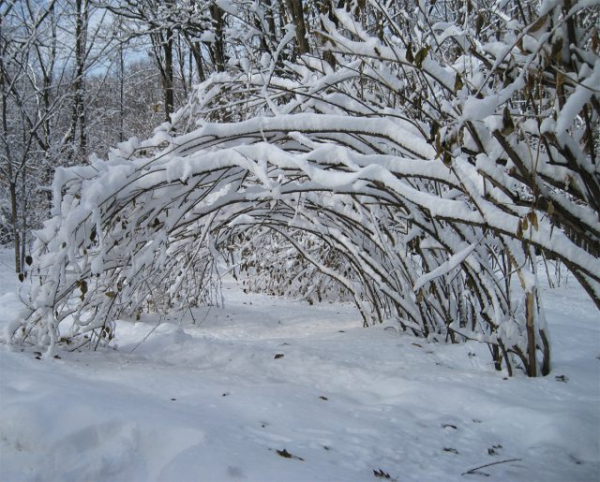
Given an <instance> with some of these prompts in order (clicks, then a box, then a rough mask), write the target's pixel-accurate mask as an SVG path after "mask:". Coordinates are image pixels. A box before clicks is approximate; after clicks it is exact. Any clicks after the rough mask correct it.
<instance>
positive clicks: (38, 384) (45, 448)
mask: <svg viewBox="0 0 600 482" xmlns="http://www.w3.org/2000/svg"><path fill="white" fill-rule="evenodd" d="M11 254H12V253H11V252H10V251H9V250H0V331H3V330H4V328H5V326H6V325H7V324H8V323H10V321H11V319H12V318H13V317H14V316H16V314H17V313H18V311H19V310H20V309H21V304H20V301H19V297H18V294H17V290H18V288H19V283H18V281H16V280H15V279H14V275H13V274H12V272H11V270H10V263H11V259H12V258H11ZM545 286H546V287H545V288H544V296H543V301H544V305H545V307H546V309H547V319H548V324H549V328H550V333H551V336H552V339H553V346H554V363H553V371H552V373H551V375H550V376H548V377H545V378H538V379H527V378H525V377H524V376H523V375H517V376H516V377H514V378H506V376H505V375H504V374H502V373H497V372H495V371H494V370H493V368H492V367H491V366H490V365H489V364H488V360H489V357H488V356H486V354H485V350H486V348H485V346H484V345H482V344H475V343H468V344H464V345H443V344H432V343H428V342H426V341H425V340H422V339H417V338H414V337H411V336H408V335H406V334H403V333H401V332H398V330H397V328H396V326H395V325H392V324H384V325H378V326H376V327H372V328H369V329H364V328H362V327H361V325H362V321H361V319H360V316H359V315H358V313H357V312H356V310H355V309H354V308H353V306H352V305H349V304H337V303H326V304H320V305H315V306H309V305H307V304H304V303H300V302H295V301H292V300H285V299H278V298H272V297H268V296H265V295H256V294H244V293H243V292H242V291H241V290H240V288H239V287H238V286H237V285H236V283H235V282H234V281H233V280H231V279H226V280H225V281H224V287H223V288H224V292H225V299H226V305H225V307H224V308H217V307H203V308H198V309H196V310H194V311H193V313H190V312H185V313H183V314H181V313H179V314H177V313H174V314H172V315H170V316H167V317H165V318H164V319H160V318H158V317H157V316H150V315H146V316H144V317H143V318H142V320H141V321H139V322H133V321H126V320H117V321H116V324H117V341H118V349H116V350H108V349H103V350H99V351H96V352H93V351H81V352H77V351H76V352H69V351H66V350H61V349H60V348H58V349H57V350H56V352H55V353H56V354H57V355H58V357H57V358H51V359H49V360H44V359H38V358H39V356H38V355H37V354H36V353H34V352H32V351H31V350H29V349H24V350H23V351H21V350H20V349H11V348H10V347H8V346H7V345H6V344H5V343H0V473H1V474H2V477H1V478H2V480H10V481H22V480H45V481H46V480H47V481H55V480H60V481H80V480H94V481H104V480H111V481H134V480H144V481H154V480H157V481H159V480H160V481H178V482H179V481H181V482H185V481H188V480H190V481H191V480H194V481H233V480H250V481H252V480H254V481H309V480H310V481H336V480H344V481H368V480H373V481H375V480H383V479H378V478H376V477H375V474H374V471H382V472H383V473H385V474H389V475H390V477H391V479H395V480H399V481H400V480H402V481H439V480H443V481H459V480H460V481H464V480H489V481H506V480H511V481H531V480H544V481H565V480H569V481H589V480H597V479H598V475H599V473H600V472H599V471H600V413H599V409H598V407H599V406H600V405H599V402H600V385H599V380H600V360H599V358H600V326H598V323H597V322H598V311H597V310H596V309H595V308H594V306H593V305H592V304H591V302H590V301H589V300H588V299H587V297H586V295H585V293H584V292H583V290H581V288H580V287H579V286H578V285H577V284H576V283H575V282H574V280H573V279H572V278H571V279H569V280H568V282H567V281H565V280H564V279H563V281H562V284H561V286H559V287H557V288H555V289H552V290H551V289H550V288H548V287H547V283H546V285H545ZM192 314H193V318H194V319H195V323H192ZM280 355H283V356H280ZM286 455H288V457H286ZM289 456H291V457H289ZM496 462H500V463H498V464H496V465H489V466H487V467H485V468H481V469H480V470H478V471H472V473H468V472H469V471H470V470H472V469H475V468H477V467H480V466H483V465H487V464H493V463H496ZM463 474H464V475H463ZM483 474H489V477H485V476H484V475H483ZM482 477H484V479H482Z"/></svg>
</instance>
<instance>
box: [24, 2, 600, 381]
mask: <svg viewBox="0 0 600 482" xmlns="http://www.w3.org/2000/svg"><path fill="white" fill-rule="evenodd" d="M517 6H518V5H517V4H513V3H512V2H505V4H504V6H498V7H497V8H496V9H495V10H493V11H491V10H489V9H487V8H486V6H485V5H483V4H482V5H480V6H478V5H477V3H476V2H467V3H466V4H465V11H464V12H460V15H458V16H457V18H456V19H451V20H444V21H441V19H440V18H439V15H438V12H437V11H435V10H434V9H433V8H432V9H431V10H430V11H429V12H425V11H423V10H421V8H420V7H416V8H415V10H414V11H411V12H404V11H399V12H397V15H394V16H391V14H390V12H389V9H386V8H384V7H383V4H380V3H378V2H372V3H371V6H370V8H371V9H372V11H375V12H377V13H378V14H379V15H380V16H383V17H385V18H386V21H387V23H386V25H387V27H386V30H385V32H380V35H378V36H373V35H372V34H371V33H370V30H369V29H368V28H366V27H364V26H363V25H362V24H361V23H360V22H359V21H357V18H356V17H355V16H353V15H352V14H351V13H349V12H348V11H346V10H337V11H336V17H335V21H334V20H332V19H331V18H329V17H328V16H324V17H323V18H322V19H321V21H322V25H323V28H324V31H323V32H322V33H321V35H322V36H323V37H324V38H326V39H327V43H326V44H325V48H326V49H327V51H328V56H327V58H328V61H325V60H322V59H316V58H314V57H310V56H304V57H302V59H301V61H299V62H296V63H286V64H285V71H284V72H283V74H282V75H275V70H274V65H275V63H276V59H272V60H271V63H270V64H269V63H268V62H261V63H260V64H257V65H252V64H245V69H244V70H243V71H238V72H237V73H221V74H217V75H214V76H213V77H211V78H210V79H209V80H207V81H206V82H204V83H203V84H201V85H200V86H198V87H197V89H196V94H195V96H194V97H193V98H192V99H191V100H190V103H189V105H188V106H187V107H186V108H184V109H183V110H181V111H180V112H178V113H177V114H176V115H175V116H174V118H173V123H172V125H164V126H161V128H159V129H158V130H157V131H156V134H155V136H154V137H153V138H152V139H149V140H147V141H144V142H138V141H137V140H135V139H134V140H132V141H129V142H128V143H124V144H122V145H120V146H119V148H118V149H116V150H115V151H114V152H113V153H112V154H111V156H110V157H109V160H108V161H106V162H104V161H100V160H98V159H92V161H91V163H90V165H88V166H79V167H74V168H70V169H63V170H60V171H59V172H58V173H57V176H56V179H55V181H54V187H53V188H54V202H55V207H54V210H53V213H52V214H53V218H52V219H50V220H49V221H48V222H47V223H46V226H45V228H44V230H42V231H40V232H39V233H38V235H37V236H38V241H37V243H36V247H35V256H34V264H33V266H32V268H31V270H30V273H31V275H32V277H33V278H34V283H33V285H32V289H31V292H30V302H29V306H30V315H29V316H28V317H27V319H25V320H23V321H22V323H21V325H20V326H19V327H18V328H16V329H15V331H14V333H13V337H14V339H15V340H16V341H19V340H25V339H27V340H30V341H32V342H35V343H39V344H45V345H50V346H52V345H53V344H55V343H56V342H57V340H58V339H59V338H60V336H68V337H69V338H73V337H77V336H79V335H81V334H83V333H88V332H90V331H91V332H93V333H95V336H96V337H98V340H100V341H102V339H106V338H109V336H107V333H108V334H110V330H111V327H110V322H111V320H112V319H115V318H116V317H120V316H133V315H134V314H135V311H136V310H138V309H139V308H140V306H142V305H143V304H146V305H147V304H148V303H152V304H153V305H156V306H153V308H155V309H156V307H157V306H161V307H164V309H169V308H183V307H187V306H189V305H190V304H193V303H196V302H197V301H198V300H200V299H203V298H205V297H206V294H207V288H206V286H208V283H209V281H210V280H211V275H212V274H213V272H214V268H215V260H216V259H218V257H219V253H230V252H231V251H233V254H231V257H232V258H233V259H234V260H236V261H239V262H242V263H244V262H246V263H249V262H251V261H252V258H248V257H247V256H246V252H247V251H248V249H249V248H250V247H252V246H253V243H254V245H256V244H257V243H263V242H264V243H266V244H264V245H261V249H259V250H258V253H257V256H258V255H259V253H260V251H261V250H269V249H271V254H272V256H282V257H286V258H287V260H286V259H282V260H281V261H280V263H281V264H280V265H279V266H280V267H279V268H277V269H276V270H274V271H272V272H271V273H272V274H273V276H274V280H275V281H277V277H281V276H284V275H286V276H287V275H290V277H291V276H293V274H299V273H302V272H303V270H307V269H311V270H312V269H313V268H314V271H313V272H319V273H320V277H319V278H318V283H325V284H326V283H327V280H328V279H331V280H333V281H334V282H335V283H337V284H338V286H340V287H341V288H336V289H341V290H342V291H343V292H347V293H349V295H350V296H351V297H352V299H353V300H354V302H355V303H356V305H357V307H358V309H359V311H360V313H361V315H362V317H363V319H364V322H365V324H371V323H374V322H377V321H382V320H383V319H389V318H392V319H395V320H397V321H398V323H399V324H400V326H401V327H402V328H403V329H404V330H406V331H410V332H412V333H414V334H415V335H418V336H426V337H428V338H430V339H431V340H436V341H453V342H458V341H462V340H465V339H476V340H479V341H482V342H485V343H487V344H488V345H489V348H490V353H491V355H492V359H493V361H494V363H495V366H496V367H497V368H498V369H500V368H501V367H502V366H505V367H506V368H507V369H508V370H509V372H510V373H512V370H513V367H514V366H521V367H523V368H524V369H525V370H526V372H527V373H528V374H529V375H531V376H535V375H537V374H539V373H542V374H546V373H548V372H549V370H550V346H549V342H548V335H547V331H546V327H545V324H544V318H543V312H542V311H541V308H540V306H539V299H538V294H537V275H536V266H537V262H536V254H537V253H538V252H543V253H544V254H545V255H546V256H548V257H552V258H555V259H557V260H559V261H561V262H562V263H564V264H565V265H566V266H567V267H568V268H569V269H570V270H571V272H572V273H573V274H574V275H575V276H576V277H577V279H578V280H579V281H580V282H581V283H582V285H583V286H584V287H585V289H586V290H587V291H588V293H589V294H590V296H591V297H592V299H594V301H595V302H596V304H597V305H598V306H599V307H600V261H599V260H598V243H599V239H600V222H599V212H600V210H599V206H598V203H599V199H600V196H598V193H600V189H599V186H600V176H599V168H598V160H597V149H598V139H599V134H598V132H599V130H598V113H599V109H598V91H597V86H598V85H600V62H598V46H597V42H596V41H595V40H594V37H591V36H590V35H592V34H590V32H589V31H588V30H585V28H584V27H585V26H586V25H588V24H590V22H591V20H590V19H593V18H596V17H597V14H595V13H594V11H593V9H592V8H590V7H589V6H587V4H584V3H577V4H576V5H575V6H573V7H568V6H566V4H565V5H562V4H559V3H556V2H545V3H543V4H542V5H541V6H539V7H534V6H533V5H529V6H528V9H527V15H524V16H520V15H519V9H518V8H516V7H517ZM388 7H389V6H388ZM469 9H471V10H469ZM364 15H366V14H364ZM594 15H596V17H594ZM366 18H367V19H368V18H370V17H369V16H368V15H366ZM400 20H402V21H403V22H404V24H400V23H399V22H400ZM363 27H364V28H363ZM333 65H335V69H334V68H333ZM175 132H179V134H175ZM247 238H250V240H248V241H246V239H247ZM284 241H285V244H284ZM309 242H312V243H313V244H312V245H310V246H309ZM314 246H318V249H317V250H316V251H315V250H314V249H313V248H314ZM291 249H293V250H294V252H295V253H297V255H292V254H291V253H292V252H291V251H290V250H291ZM236 250H237V252H236ZM328 253H329V254H328ZM290 259H293V260H297V261H299V263H298V264H297V265H296V264H293V263H292V264H289V263H287V262H288V261H290ZM309 266H312V267H313V268H308V267H309ZM306 272H308V271H306ZM266 274H268V271H266V270H263V271H262V272H261V277H262V278H261V279H260V280H259V282H260V283H263V282H264V283H267V284H266V285H265V286H267V287H271V288H269V289H273V286H275V285H274V284H268V283H269V281H266V278H265V277H264V275H266ZM313 278H314V276H313V277H308V276H306V277H304V278H303V280H304V281H305V284H304V285H302V286H300V287H298V288H297V291H298V292H308V290H310V286H311V283H312V281H313ZM513 278H514V279H516V280H517V283H512V280H513ZM38 280H39V282H38ZM288 281H289V280H288ZM293 281H294V280H293V279H292V282H293ZM296 281H297V282H298V281H302V280H298V279H296ZM284 283H285V282H284ZM274 289H275V290H276V291H280V292H281V291H285V290H283V289H279V290H277V289H276V288H274ZM65 320H73V328H72V331H71V332H69V334H68V335H64V334H63V331H62V330H61V331H60V333H59V325H60V324H61V323H63V322H64V321H65Z"/></svg>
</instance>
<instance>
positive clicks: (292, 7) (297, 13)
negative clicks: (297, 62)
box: [287, 0, 310, 55]
mask: <svg viewBox="0 0 600 482" xmlns="http://www.w3.org/2000/svg"><path fill="white" fill-rule="evenodd" d="M287 5H288V10H289V11H290V13H291V15H292V20H293V21H294V24H295V25H296V44H297V47H298V53H299V54H300V55H304V54H308V53H310V45H309V43H308V38H307V36H306V22H305V20H304V6H303V5H302V0H287Z"/></svg>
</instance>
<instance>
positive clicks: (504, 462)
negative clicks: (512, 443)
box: [460, 459, 522, 475]
mask: <svg viewBox="0 0 600 482" xmlns="http://www.w3.org/2000/svg"><path fill="white" fill-rule="evenodd" d="M521 460H522V459H507V460H500V461H498V462H492V463H491V464H485V465H480V466H479V467H475V468H474V469H470V470H467V471H466V472H463V473H462V474H460V475H476V474H475V472H477V471H478V470H479V469H485V468H486V467H491V466H492V465H498V464H507V463H509V462H520V461H521ZM486 475H487V474H486Z"/></svg>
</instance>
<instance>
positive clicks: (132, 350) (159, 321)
mask: <svg viewBox="0 0 600 482" xmlns="http://www.w3.org/2000/svg"><path fill="white" fill-rule="evenodd" d="M162 321H163V317H162V316H161V317H160V318H159V319H158V323H157V324H156V325H155V326H154V327H153V328H152V329H151V330H150V331H149V332H148V333H147V334H146V336H145V337H144V338H142V340H141V341H140V342H139V343H138V344H137V345H135V346H134V347H133V348H132V349H131V351H130V352H129V353H133V352H134V351H135V350H136V349H137V347H138V346H140V345H141V344H142V343H144V342H145V341H146V340H147V339H148V337H149V336H150V335H151V334H152V333H154V330H156V329H157V328H158V327H159V325H160V324H161V323H162Z"/></svg>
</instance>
